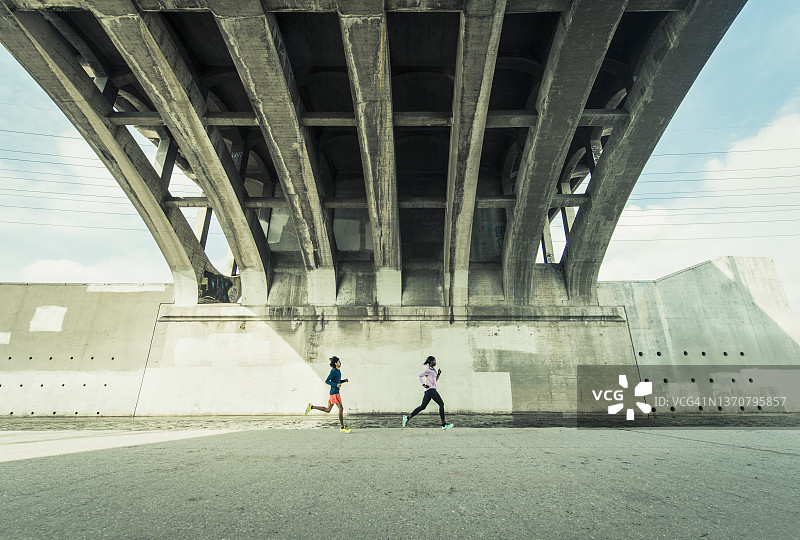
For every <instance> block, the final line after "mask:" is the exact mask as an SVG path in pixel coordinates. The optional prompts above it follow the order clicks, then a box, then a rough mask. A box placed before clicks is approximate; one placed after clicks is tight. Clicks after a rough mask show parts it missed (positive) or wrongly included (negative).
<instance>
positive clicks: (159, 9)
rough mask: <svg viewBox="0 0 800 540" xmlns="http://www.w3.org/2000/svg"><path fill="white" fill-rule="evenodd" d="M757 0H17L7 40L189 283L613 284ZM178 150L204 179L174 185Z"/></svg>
mask: <svg viewBox="0 0 800 540" xmlns="http://www.w3.org/2000/svg"><path fill="white" fill-rule="evenodd" d="M745 1H746V0H628V1H625V0H572V1H570V0H499V1H489V0H434V1H415V0H386V1H379V0H363V1H358V0H342V1H338V2H337V1H335V0H264V1H263V2H262V1H255V0H236V1H234V0H180V1H178V0H102V1H101V0H0V41H1V42H2V44H3V45H4V46H5V47H6V48H7V49H8V50H9V51H10V52H11V54H12V55H14V57H15V58H16V59H17V60H18V61H19V62H20V63H21V64H22V65H23V66H24V67H25V69H26V70H27V71H28V72H29V73H30V74H31V76H32V77H33V78H34V79H35V80H36V81H37V82H38V83H39V84H40V85H41V87H42V88H43V89H44V90H45V91H46V92H47V93H48V94H49V95H50V96H51V97H52V99H53V100H54V101H55V102H56V104H57V105H58V106H59V107H60V108H61V110H62V111H63V112H64V114H65V115H66V116H67V117H68V118H69V119H70V121H71V122H72V123H73V124H74V125H75V127H76V128H77V129H78V131H79V132H80V133H81V135H82V136H83V137H84V138H85V139H86V141H87V142H88V143H89V144H90V145H91V146H92V148H93V149H94V150H95V152H96V153H97V155H98V157H99V158H100V159H101V160H102V161H103V163H104V164H105V165H106V166H107V167H108V169H109V170H110V171H111V173H112V175H113V176H114V178H115V179H116V180H117V182H118V183H119V185H120V186H121V187H122V189H123V190H124V192H125V193H126V194H127V196H128V197H129V198H130V201H131V204H133V206H134V207H135V208H136V210H137V211H138V212H139V214H140V215H141V217H142V219H143V220H144V222H145V224H146V225H147V227H148V228H149V230H150V232H151V233H152V235H153V237H154V238H155V240H156V242H157V244H158V246H159V248H160V249H161V252H162V253H163V255H164V257H165V259H166V261H167V263H168V264H169V267H170V269H171V270H172V273H173V276H174V282H175V303H176V304H177V305H178V306H192V305H195V304H197V303H198V302H203V301H213V302H237V301H238V302H240V303H241V304H243V305H250V306H255V305H311V306H333V305H340V306H343V305H382V306H398V305H406V306H415V305H427V306H431V305H432V306H443V307H448V306H450V307H466V306H469V305H481V304H484V305H485V304H493V305H507V306H512V305H536V304H540V305H541V304H551V305H552V304H559V305H574V306H577V305H586V304H595V305H596V304H597V302H598V300H597V278H598V273H599V269H600V265H601V263H602V260H603V257H604V254H605V252H606V249H607V247H608V243H609V241H610V238H611V235H612V233H613V231H614V228H615V226H616V224H617V222H618V220H619V218H620V215H621V212H622V209H623V207H624V205H625V203H626V201H627V199H628V196H629V195H630V193H631V191H632V189H633V187H634V185H635V183H636V180H637V179H638V177H639V174H640V173H641V171H642V169H643V167H644V165H645V163H646V161H647V159H648V157H649V156H650V154H651V153H652V150H653V148H654V147H655V145H656V143H657V141H658V140H659V138H660V136H661V134H662V133H663V131H664V129H665V128H666V126H667V124H668V122H669V120H670V119H671V117H672V116H673V114H674V113H675V111H676V109H677V107H678V106H679V104H680V103H681V100H682V99H683V97H684V96H685V94H686V92H687V91H688V89H689V87H690V86H691V84H692V82H693V81H694V80H695V78H696V77H697V75H698V73H699V71H700V69H701V68H702V67H703V65H704V64H705V62H706V61H707V59H708V57H709V55H710V54H711V53H712V51H713V50H714V48H715V46H716V45H717V44H718V43H719V41H720V39H721V38H722V36H723V35H724V33H725V31H726V30H727V28H728V27H729V26H730V24H731V23H732V21H733V19H734V18H735V17H736V15H737V14H738V13H739V11H740V9H741V8H742V6H743V5H744V3H745ZM128 126H133V127H135V128H136V129H138V130H139V131H140V132H141V133H143V134H144V135H145V136H146V137H147V138H149V139H150V140H151V141H152V142H153V144H156V145H158V153H157V158H156V162H155V163H151V162H150V161H149V160H148V159H147V157H146V156H145V154H144V153H143V152H142V150H141V149H140V147H139V146H138V145H137V144H136V142H135V140H134V138H133V136H132V135H131V132H130V131H129V128H128ZM175 166H177V167H179V168H180V169H181V170H182V171H183V172H184V173H185V174H186V175H187V176H188V177H189V178H191V179H192V180H194V181H195V182H196V183H197V184H198V186H200V188H202V193H203V195H202V196H201V197H193V198H185V197H184V198H182V197H176V196H173V195H172V194H171V192H170V176H171V173H172V170H173V168H174V167H175ZM186 207H197V208H199V211H198V216H197V222H196V223H194V224H190V223H189V222H188V221H187V219H186V217H185V214H184V213H183V211H182V208H186ZM212 213H213V214H214V215H215V216H216V218H217V220H218V221H219V223H220V225H221V227H222V230H223V232H224V234H225V237H226V239H227V242H228V245H229V247H230V251H231V253H232V255H233V260H234V261H235V263H234V264H233V267H232V268H215V267H214V266H213V265H212V264H211V262H210V261H209V259H208V256H207V255H206V251H205V246H206V239H207V233H208V223H209V220H210V218H211V215H212ZM554 220H562V221H563V224H564V231H565V240H566V248H565V249H564V251H563V255H562V256H561V258H560V261H556V260H555V254H554V250H553V247H552V246H553V241H552V235H551V230H550V224H551V222H553V221H554ZM537 258H538V262H535V261H537ZM345 282H353V283H355V287H353V288H352V289H350V288H348V290H355V291H356V292H355V293H354V294H346V295H343V294H340V292H341V290H342V284H343V283H345Z"/></svg>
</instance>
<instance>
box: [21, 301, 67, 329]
mask: <svg viewBox="0 0 800 540" xmlns="http://www.w3.org/2000/svg"><path fill="white" fill-rule="evenodd" d="M66 314H67V308H65V307H61V306H39V307H37V308H36V313H34V314H33V318H32V319H31V324H30V326H29V327H28V330H29V331H30V332H61V326H62V325H63V323H64V316H65V315H66Z"/></svg>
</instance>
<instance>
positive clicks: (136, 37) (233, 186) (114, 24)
mask: <svg viewBox="0 0 800 540" xmlns="http://www.w3.org/2000/svg"><path fill="white" fill-rule="evenodd" d="M92 5H93V11H94V13H95V15H96V16H97V18H98V20H99V22H100V24H101V26H102V27H103V29H104V30H105V31H106V33H107V34H108V36H109V38H110V39H111V41H112V42H113V43H114V45H115V46H116V47H117V49H118V50H119V52H120V54H121V55H122V57H123V58H124V59H125V61H126V62H127V64H128V66H129V67H130V68H131V70H132V72H133V73H134V75H136V78H137V79H138V81H139V83H140V84H141V85H142V87H143V88H144V89H145V92H147V95H148V97H149V98H150V99H151V100H152V101H153V104H154V105H155V106H156V108H157V109H158V112H159V113H160V114H161V117H162V118H163V119H164V121H165V123H166V124H167V126H168V127H169V129H170V132H171V133H172V134H173V136H174V137H175V139H176V140H177V141H178V143H179V146H180V148H181V153H182V154H183V155H184V156H185V157H186V160H187V161H188V162H189V164H190V165H191V167H192V170H193V171H194V173H195V174H196V175H197V180H198V183H200V185H201V186H202V188H203V191H204V192H205V193H206V196H207V197H208V198H209V200H210V201H211V203H212V207H213V208H214V212H215V213H216V215H217V218H218V220H219V223H220V225H221V227H222V230H223V232H224V233H225V236H226V238H227V240H228V244H229V246H230V247H231V249H232V250H233V252H234V255H235V257H236V261H237V263H238V265H239V269H240V276H241V282H242V303H243V304H249V305H255V304H264V303H266V300H267V289H268V283H267V271H268V269H269V250H268V249H266V246H267V245H266V242H263V243H258V242H257V241H256V240H255V237H254V234H253V231H251V227H253V226H258V224H257V222H256V223H253V222H252V221H248V219H247V218H246V216H245V213H244V208H243V202H244V200H245V198H246V192H245V189H244V183H243V182H242V179H241V178H240V177H239V174H238V172H237V170H236V166H235V165H234V163H233V160H232V158H231V155H230V153H229V151H228V149H227V147H226V144H225V141H224V140H223V138H222V135H221V134H220V132H219V129H218V128H216V127H213V126H210V127H208V128H207V127H206V125H205V122H204V120H203V118H204V116H205V113H206V111H207V108H208V107H207V104H206V102H205V99H204V98H203V95H202V92H201V90H200V87H201V86H200V84H199V83H198V81H197V80H196V78H195V76H194V75H193V74H192V69H191V66H190V65H189V64H188V63H187V62H186V60H185V59H184V58H183V57H182V54H181V50H180V46H179V45H178V44H177V43H175V41H174V39H173V37H172V35H171V33H170V31H169V29H168V28H167V26H166V24H165V23H164V21H163V20H162V18H161V15H160V14H156V13H147V12H144V13H141V14H136V15H131V14H130V13H131V12H133V11H135V10H133V9H131V8H130V7H128V6H127V4H126V3H124V2H122V1H120V2H114V3H113V4H111V3H107V2H101V1H97V2H93V4H92ZM258 227H259V231H258V232H259V234H260V235H261V236H263V233H261V231H260V226H258Z"/></svg>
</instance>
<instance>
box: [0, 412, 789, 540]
mask: <svg viewBox="0 0 800 540" xmlns="http://www.w3.org/2000/svg"><path fill="white" fill-rule="evenodd" d="M354 427H356V429H354V430H353V432H352V433H350V434H349V435H344V434H341V433H339V432H338V430H335V429H304V430H280V429H268V430H251V431H241V432H236V433H227V434H217V433H216V432H214V431H208V432H207V434H208V436H205V437H198V438H190V439H183V440H174V441H161V442H154V443H151V444H145V441H144V440H142V441H140V443H139V444H137V445H136V446H129V447H124V448H111V449H107V450H94V451H89V450H91V448H90V447H89V446H88V445H87V448H86V450H87V451H85V452H82V453H74V454H69V455H57V456H53V457H42V458H32V459H25V460H20V461H14V462H7V463H0V482H2V485H3V489H2V492H0V527H2V531H3V532H2V536H3V538H8V539H16V538H48V537H51V538H54V537H60V538H245V537H250V538H265V537H266V538H312V537H314V538H336V537H344V538H459V537H461V538H485V537H489V538H613V537H624V538H712V539H713V538H791V537H796V534H797V530H798V523H799V522H800V516H798V511H797V508H796V502H797V500H798V498H799V497H800V487H799V486H798V484H797V482H796V478H797V477H798V475H800V470H798V469H800V465H799V464H800V461H799V460H798V451H797V448H798V445H799V444H800V432H799V431H796V430H782V431H740V430H718V431H712V430H638V431H616V430H615V431H611V430H576V429H568V428H552V429H504V428H500V429H495V428H489V429H465V428H459V427H456V428H455V429H453V430H451V431H448V432H442V431H441V430H439V429H433V428H431V429H427V428H421V429H405V430H404V429H400V428H394V429H387V428H379V429H358V428H357V426H354ZM163 433H164V434H165V436H169V435H172V436H175V435H177V434H179V433H180V432H170V431H165V432H163ZM194 434H197V433H196V432H194ZM130 435H131V434H130V432H125V431H120V432H118V437H119V438H120V439H124V438H125V437H130ZM113 436H114V435H113V434H108V433H106V434H104V435H102V437H104V438H106V439H110V438H113ZM53 437H59V438H61V439H63V440H65V441H66V440H67V439H70V438H71V439H74V440H84V441H88V442H91V441H92V440H93V439H96V438H97V437H98V435H92V434H91V433H88V432H83V431H62V432H47V433H45V434H42V433H41V432H24V433H23V432H11V433H9V432H0V453H5V452H7V451H8V450H9V449H10V448H13V447H14V446H15V445H18V444H21V443H22V442H23V441H24V440H26V439H27V440H29V441H32V442H31V443H30V444H33V445H35V444H37V443H36V442H35V441H37V440H38V441H40V442H41V444H45V443H46V440H45V439H47V438H53ZM129 442H130V440H129Z"/></svg>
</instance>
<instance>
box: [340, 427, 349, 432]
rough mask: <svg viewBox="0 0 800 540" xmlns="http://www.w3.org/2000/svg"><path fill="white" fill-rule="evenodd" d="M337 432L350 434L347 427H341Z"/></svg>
mask: <svg viewBox="0 0 800 540" xmlns="http://www.w3.org/2000/svg"><path fill="white" fill-rule="evenodd" d="M339 431H341V432H342V433H350V428H349V427H347V426H342V427H340V428H339Z"/></svg>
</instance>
